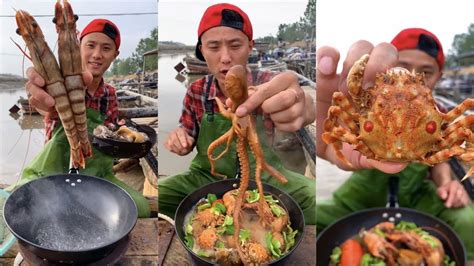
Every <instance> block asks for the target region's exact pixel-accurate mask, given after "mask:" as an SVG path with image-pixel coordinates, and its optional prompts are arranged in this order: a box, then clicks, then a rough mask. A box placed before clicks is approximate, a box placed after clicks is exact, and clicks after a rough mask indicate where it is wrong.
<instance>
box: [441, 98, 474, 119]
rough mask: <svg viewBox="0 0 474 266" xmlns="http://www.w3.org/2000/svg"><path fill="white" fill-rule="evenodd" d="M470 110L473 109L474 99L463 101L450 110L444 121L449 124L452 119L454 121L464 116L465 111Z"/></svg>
mask: <svg viewBox="0 0 474 266" xmlns="http://www.w3.org/2000/svg"><path fill="white" fill-rule="evenodd" d="M470 108H474V99H470V98H469V99H466V100H464V101H463V102H462V103H461V104H459V105H458V106H456V107H455V108H454V109H452V110H451V111H449V112H448V113H447V114H446V116H445V118H444V119H445V120H446V121H448V122H451V121H453V120H454V119H456V118H457V117H459V116H460V115H462V114H464V112H465V111H466V110H467V109H470Z"/></svg>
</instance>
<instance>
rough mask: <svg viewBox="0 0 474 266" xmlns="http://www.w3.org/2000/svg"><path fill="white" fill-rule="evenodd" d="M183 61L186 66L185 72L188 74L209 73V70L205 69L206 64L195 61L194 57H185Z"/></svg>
mask: <svg viewBox="0 0 474 266" xmlns="http://www.w3.org/2000/svg"><path fill="white" fill-rule="evenodd" d="M183 61H184V63H185V64H186V72H187V73H188V74H207V73H209V68H208V67H207V63H206V62H203V61H201V60H199V59H197V58H196V57H191V56H186V57H184V58H183Z"/></svg>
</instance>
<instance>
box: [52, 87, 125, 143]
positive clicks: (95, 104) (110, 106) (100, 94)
mask: <svg viewBox="0 0 474 266" xmlns="http://www.w3.org/2000/svg"><path fill="white" fill-rule="evenodd" d="M86 107H87V108H92V109H95V110H98V111H99V112H100V113H101V114H102V115H103V116H105V122H104V124H105V125H108V124H110V123H114V122H116V121H117V118H118V101H117V94H116V90H115V88H114V87H112V86H111V85H109V84H106V83H104V80H102V81H101V82H100V84H99V88H98V89H97V90H96V91H95V93H94V96H91V95H90V94H89V93H88V92H87V90H86ZM58 124H59V118H54V119H50V118H47V117H45V118H44V125H45V142H48V141H49V140H50V139H51V137H52V135H53V131H54V129H55V128H56V126H57V125H58Z"/></svg>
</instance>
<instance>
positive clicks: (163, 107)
mask: <svg viewBox="0 0 474 266" xmlns="http://www.w3.org/2000/svg"><path fill="white" fill-rule="evenodd" d="M184 56H185V54H173V55H161V56H159V57H158V69H159V77H158V91H159V92H158V95H159V96H158V102H159V103H158V117H159V129H160V130H159V134H158V158H159V172H160V175H173V174H177V173H179V172H182V171H185V170H187V169H188V167H189V164H190V162H191V160H192V158H193V157H194V155H195V152H194V151H193V152H192V153H190V154H188V155H186V156H178V155H176V154H174V153H172V152H170V151H168V150H167V149H166V148H165V147H164V143H165V141H166V138H167V136H168V135H169V133H170V132H171V131H172V130H174V129H175V128H176V127H177V126H178V121H179V117H180V116H181V108H182V103H183V99H184V95H185V94H186V86H187V85H186V84H188V82H189V81H188V80H185V81H183V82H180V81H179V80H178V79H177V78H176V75H177V74H178V72H176V70H175V69H174V66H175V65H176V64H178V63H179V62H181V61H182V59H183V57H184ZM183 78H185V77H183ZM196 78H198V77H193V79H196Z"/></svg>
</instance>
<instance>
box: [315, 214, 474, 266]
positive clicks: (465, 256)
mask: <svg viewBox="0 0 474 266" xmlns="http://www.w3.org/2000/svg"><path fill="white" fill-rule="evenodd" d="M381 211H400V212H404V213H411V214H414V215H418V216H424V217H425V218H429V219H431V220H433V221H434V222H437V223H439V224H441V225H442V226H444V227H446V228H447V229H448V230H449V231H450V233H452V234H453V235H454V236H455V240H456V241H458V242H459V244H460V245H461V247H462V254H463V255H464V256H463V257H462V258H461V262H462V263H463V265H466V263H467V253H466V247H465V246H464V242H463V241H462V240H461V239H460V238H459V236H458V233H457V232H456V231H454V229H453V228H452V227H451V226H450V225H449V224H447V223H446V222H445V221H443V220H441V219H439V218H438V217H435V216H433V215H431V214H429V213H425V212H421V211H418V210H416V209H412V208H406V207H373V208H367V209H363V210H359V211H356V212H352V213H349V214H347V215H345V216H343V217H341V218H339V219H337V220H336V221H335V222H333V223H331V224H330V225H328V226H327V227H326V228H324V230H322V231H321V233H320V234H318V235H317V237H316V249H317V247H318V242H319V241H320V239H321V236H324V235H325V234H327V231H329V230H331V229H332V228H333V227H334V226H336V225H338V224H339V223H341V222H344V221H345V220H349V218H351V217H352V216H355V215H358V216H359V215H363V214H366V213H371V212H381ZM367 217H368V218H367V220H369V219H371V218H373V215H371V216H367ZM380 220H381V219H380ZM381 221H382V220H381ZM417 226H420V225H418V224H417ZM359 229H360V228H359ZM451 251H453V252H455V251H456V250H451ZM317 254H318V252H316V262H318V255H317Z"/></svg>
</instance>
